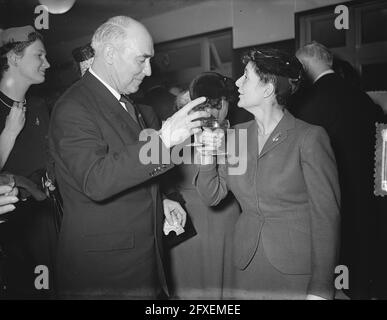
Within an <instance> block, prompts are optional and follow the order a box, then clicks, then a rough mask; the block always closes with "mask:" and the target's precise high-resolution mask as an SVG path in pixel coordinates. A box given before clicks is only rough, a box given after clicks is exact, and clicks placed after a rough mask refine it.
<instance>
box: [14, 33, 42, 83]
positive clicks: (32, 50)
mask: <svg viewBox="0 0 387 320" xmlns="http://www.w3.org/2000/svg"><path fill="white" fill-rule="evenodd" d="M49 67H50V64H49V63H48V61H47V59H46V50H45V48H44V45H43V43H42V42H41V41H40V40H36V41H35V42H33V43H32V44H31V45H29V46H28V47H27V48H25V49H24V54H23V55H22V56H21V57H20V58H18V62H17V67H16V68H17V70H18V71H19V73H20V75H22V76H23V77H24V78H25V79H26V80H27V81H28V82H29V83H31V84H38V83H42V82H44V79H45V74H46V70H47V69H48V68H49Z"/></svg>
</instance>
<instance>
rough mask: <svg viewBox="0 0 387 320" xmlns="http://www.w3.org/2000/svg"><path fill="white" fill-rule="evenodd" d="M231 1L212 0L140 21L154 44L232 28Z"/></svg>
mask: <svg viewBox="0 0 387 320" xmlns="http://www.w3.org/2000/svg"><path fill="white" fill-rule="evenodd" d="M232 6H233V0H212V1H208V2H204V3H199V4H198V5H194V6H189V7H185V8H182V9H178V10H174V11H171V12H168V13H164V14H160V15H158V16H153V17H150V18H147V19H143V20H141V22H142V23H144V25H145V26H146V27H147V28H148V29H149V31H150V32H151V34H152V36H153V39H154V41H155V43H159V42H165V41H170V40H175V39H179V38H185V37H189V36H193V35H199V34H203V33H206V32H211V31H215V30H221V29H226V28H231V27H232V18H233V15H232Z"/></svg>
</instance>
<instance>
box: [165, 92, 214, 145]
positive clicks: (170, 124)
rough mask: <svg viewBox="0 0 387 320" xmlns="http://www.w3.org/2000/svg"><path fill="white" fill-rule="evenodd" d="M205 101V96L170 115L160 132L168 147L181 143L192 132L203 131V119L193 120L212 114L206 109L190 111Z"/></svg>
mask: <svg viewBox="0 0 387 320" xmlns="http://www.w3.org/2000/svg"><path fill="white" fill-rule="evenodd" d="M205 101H206V98H205V97H200V98H197V99H195V100H193V101H191V102H189V103H187V104H186V105H185V106H184V107H183V108H181V109H180V110H179V111H177V112H176V113H175V114H174V115H173V116H171V117H169V118H168V119H167V121H165V122H164V123H163V126H162V127H161V129H160V131H159V134H160V137H161V140H163V142H164V144H165V146H166V147H167V148H171V147H173V146H175V145H177V144H179V143H182V142H184V141H185V140H186V139H187V138H189V137H190V136H191V135H192V134H195V133H197V132H200V131H201V129H200V127H201V125H202V123H201V121H200V120H196V121H193V120H195V119H199V118H207V117H209V116H210V115H209V114H208V112H206V111H195V112H192V113H190V112H191V110H192V109H193V108H194V107H196V106H197V105H199V104H201V103H203V102H205Z"/></svg>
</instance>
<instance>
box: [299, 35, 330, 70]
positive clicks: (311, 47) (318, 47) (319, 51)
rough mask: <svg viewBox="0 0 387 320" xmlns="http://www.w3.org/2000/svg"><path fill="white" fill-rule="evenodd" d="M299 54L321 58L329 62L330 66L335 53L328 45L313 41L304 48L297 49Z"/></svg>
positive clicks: (324, 61) (322, 60) (326, 62)
mask: <svg viewBox="0 0 387 320" xmlns="http://www.w3.org/2000/svg"><path fill="white" fill-rule="evenodd" d="M296 55H297V56H299V55H300V56H306V57H310V58H314V59H317V60H320V61H321V62H323V63H325V64H327V65H328V66H329V67H330V68H331V67H332V64H333V54H332V52H331V51H329V49H328V48H327V47H325V46H324V45H322V44H321V43H318V42H316V41H313V42H311V43H309V44H307V45H305V46H303V47H302V48H300V49H298V50H297V53H296Z"/></svg>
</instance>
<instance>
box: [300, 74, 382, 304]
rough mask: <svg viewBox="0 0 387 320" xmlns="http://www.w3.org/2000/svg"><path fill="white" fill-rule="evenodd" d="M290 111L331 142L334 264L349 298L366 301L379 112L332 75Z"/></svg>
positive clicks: (373, 230)
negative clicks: (336, 234) (336, 198)
mask: <svg viewBox="0 0 387 320" xmlns="http://www.w3.org/2000/svg"><path fill="white" fill-rule="evenodd" d="M294 107H295V108H294V110H293V114H294V115H295V116H296V117H297V118H299V119H302V120H304V121H306V122H309V123H311V124H315V125H319V126H322V127H323V128H324V129H325V130H326V131H327V133H328V135H329V138H330V140H331V143H332V148H333V151H334V153H335V157H336V161H337V167H338V173H339V182H340V190H341V200H342V201H341V217H342V224H341V250H340V251H341V254H340V264H343V265H346V266H347V267H348V269H349V283H350V285H349V287H350V288H349V289H350V292H349V293H350V295H351V296H352V297H353V298H370V292H369V290H370V279H371V277H372V274H374V273H375V270H376V266H375V265H373V259H374V257H373V251H374V250H375V239H374V237H375V234H376V229H377V228H376V208H375V201H374V194H373V174H374V147H375V122H376V121H377V120H378V116H379V115H380V111H381V110H380V109H378V107H377V106H376V105H375V104H374V103H373V102H372V100H371V99H370V98H369V96H368V95H367V94H365V93H364V92H362V91H361V90H359V89H357V88H355V87H353V86H351V85H350V84H349V83H346V82H345V81H344V80H343V79H342V78H340V77H339V76H338V75H336V74H334V73H333V74H327V75H325V76H323V77H321V78H320V79H319V80H317V81H316V82H315V83H314V85H313V86H312V87H311V88H310V89H309V90H307V91H305V94H304V95H302V96H301V99H300V100H299V101H295V105H294Z"/></svg>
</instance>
